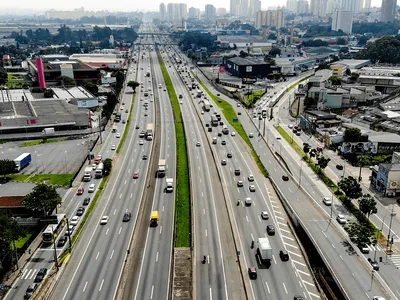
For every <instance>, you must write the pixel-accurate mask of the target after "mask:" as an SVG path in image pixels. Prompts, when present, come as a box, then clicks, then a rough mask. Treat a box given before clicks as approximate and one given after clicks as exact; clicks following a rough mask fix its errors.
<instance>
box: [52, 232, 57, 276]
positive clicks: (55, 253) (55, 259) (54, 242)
mask: <svg viewBox="0 0 400 300" xmlns="http://www.w3.org/2000/svg"><path fill="white" fill-rule="evenodd" d="M51 231H52V232H53V248H54V263H55V264H56V268H57V272H58V258H57V249H56V238H55V236H54V227H53V226H51Z"/></svg>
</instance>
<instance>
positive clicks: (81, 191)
mask: <svg viewBox="0 0 400 300" xmlns="http://www.w3.org/2000/svg"><path fill="white" fill-rule="evenodd" d="M84 192H85V189H84V188H79V189H78V191H77V192H76V194H77V195H79V196H80V195H83V193H84Z"/></svg>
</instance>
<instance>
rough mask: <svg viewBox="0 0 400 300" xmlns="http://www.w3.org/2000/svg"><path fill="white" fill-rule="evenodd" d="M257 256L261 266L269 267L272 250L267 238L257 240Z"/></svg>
mask: <svg viewBox="0 0 400 300" xmlns="http://www.w3.org/2000/svg"><path fill="white" fill-rule="evenodd" d="M257 254H258V256H259V257H260V260H261V263H262V264H264V265H269V264H270V263H271V258H272V248H271V244H270V242H269V239H268V238H267V237H264V238H258V249H257Z"/></svg>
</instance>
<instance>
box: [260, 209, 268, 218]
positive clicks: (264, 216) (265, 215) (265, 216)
mask: <svg viewBox="0 0 400 300" xmlns="http://www.w3.org/2000/svg"><path fill="white" fill-rule="evenodd" d="M261 219H263V220H268V219H269V214H268V212H267V211H262V212H261Z"/></svg>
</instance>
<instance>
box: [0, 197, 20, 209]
mask: <svg viewBox="0 0 400 300" xmlns="http://www.w3.org/2000/svg"><path fill="white" fill-rule="evenodd" d="M24 198H25V196H0V208H7V207H10V208H12V207H24V205H23V204H22V201H23V200H24Z"/></svg>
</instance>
